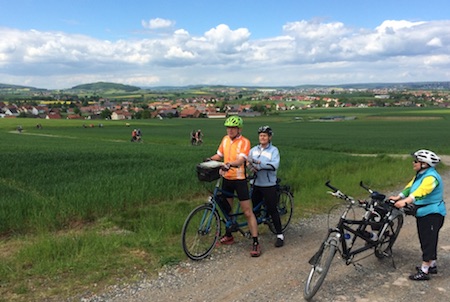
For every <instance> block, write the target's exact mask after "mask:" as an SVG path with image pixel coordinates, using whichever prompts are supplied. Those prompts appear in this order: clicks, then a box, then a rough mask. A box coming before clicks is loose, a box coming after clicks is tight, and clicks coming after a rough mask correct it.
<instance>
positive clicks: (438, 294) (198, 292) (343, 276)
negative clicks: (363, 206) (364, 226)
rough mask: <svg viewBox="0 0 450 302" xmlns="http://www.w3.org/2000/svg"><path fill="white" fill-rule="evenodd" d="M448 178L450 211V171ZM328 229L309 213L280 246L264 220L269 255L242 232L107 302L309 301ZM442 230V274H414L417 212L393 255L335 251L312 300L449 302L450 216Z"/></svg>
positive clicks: (321, 217) (446, 158)
mask: <svg viewBox="0 0 450 302" xmlns="http://www.w3.org/2000/svg"><path fill="white" fill-rule="evenodd" d="M443 161H444V163H445V164H446V165H450V156H444V157H443ZM442 176H443V180H444V185H445V200H447V209H448V211H449V212H450V209H449V205H450V202H449V201H450V172H446V173H445V174H443V175H442ZM399 189H401V188H399ZM385 193H386V194H388V195H389V194H391V193H393V192H385ZM298 210H301V209H298ZM339 213H340V212H339V211H337V212H336V214H339ZM358 215H360V213H357V214H356V217H358ZM333 217H334V220H333V221H332V222H331V223H332V224H335V223H336V221H337V220H336V219H337V216H336V215H333ZM326 229H327V216H326V215H317V216H314V217H312V218H309V219H302V220H300V221H298V222H297V223H294V224H292V225H291V226H290V227H289V228H288V230H287V232H286V245H285V246H284V247H282V248H275V247H274V246H273V242H274V236H273V235H272V234H271V233H270V232H269V231H268V230H267V228H266V227H264V226H263V227H261V231H262V234H261V243H262V246H263V254H262V255H261V257H259V258H251V257H250V256H249V247H250V241H249V240H248V239H245V238H243V237H236V239H237V240H236V241H237V242H236V243H235V244H234V245H232V246H220V247H218V248H216V249H215V250H214V252H213V254H212V255H211V257H209V258H207V259H205V260H202V261H198V262H194V261H190V260H186V261H184V262H183V263H180V264H179V265H177V266H175V267H170V268H168V269H166V270H164V271H162V272H161V273H160V275H159V277H158V278H156V279H152V280H142V281H140V283H139V286H138V287H139V289H138V290H136V291H134V292H133V294H126V295H120V296H116V297H110V298H107V299H105V300H102V301H129V302H137V301H223V302H229V301H246V302H252V301H255V302H256V301H258V302H260V301H303V288H304V283H305V280H306V278H307V276H308V273H309V270H310V265H309V264H308V260H309V258H310V257H311V256H312V255H313V254H314V253H315V251H316V250H317V248H318V247H319V245H320V243H321V241H322V240H323V238H324V236H325V234H326ZM440 234H441V235H440V242H439V249H438V267H439V273H438V274H437V275H433V276H432V280H430V281H428V282H413V281H410V280H409V279H408V275H409V274H410V273H412V272H414V268H415V265H417V264H420V263H421V252H420V248H419V241H418V238H417V231H416V226H415V218H413V217H410V216H407V217H405V223H404V226H403V228H402V230H401V232H400V235H399V238H398V240H397V242H396V244H395V246H394V258H393V260H392V259H383V260H379V259H377V258H376V257H375V256H374V255H373V254H372V255H371V254H370V252H368V253H367V254H363V255H362V258H363V259H361V260H360V261H358V262H357V264H356V265H348V266H347V265H345V263H344V262H343V261H342V260H341V259H340V258H339V257H338V256H336V257H335V259H334V261H333V263H332V266H331V269H330V272H329V273H328V275H327V278H326V279H325V282H324V284H323V285H322V287H321V289H320V290H319V292H318V293H317V295H316V296H315V297H314V300H313V301H355V302H374V301H375V302H377V301H379V302H381V301H383V302H390V301H392V302H394V301H396V302H397V301H408V302H414V301H421V300H429V299H430V298H431V297H433V298H432V299H433V300H434V301H450V223H449V222H448V221H447V222H446V223H445V224H444V227H443V229H442V230H441V233H440ZM364 257H365V258H364ZM358 259H359V258H358ZM393 263H395V266H396V268H394V267H393ZM95 301H99V300H95Z"/></svg>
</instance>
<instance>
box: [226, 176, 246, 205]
mask: <svg viewBox="0 0 450 302" xmlns="http://www.w3.org/2000/svg"><path fill="white" fill-rule="evenodd" d="M222 190H224V191H225V192H223V194H225V196H227V197H233V196H231V194H234V192H236V194H237V196H238V199H239V201H244V200H249V199H250V193H249V191H248V185H247V180H245V179H242V180H241V179H237V180H229V179H226V178H224V179H223V182H222ZM227 193H229V194H227Z"/></svg>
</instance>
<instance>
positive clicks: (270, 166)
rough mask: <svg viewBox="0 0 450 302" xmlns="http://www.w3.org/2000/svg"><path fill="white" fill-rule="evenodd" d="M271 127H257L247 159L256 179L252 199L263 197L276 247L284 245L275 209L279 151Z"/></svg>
mask: <svg viewBox="0 0 450 302" xmlns="http://www.w3.org/2000/svg"><path fill="white" fill-rule="evenodd" d="M272 135H273V132H272V129H271V128H270V127H269V126H261V127H259V129H258V136H259V145H257V146H255V147H253V148H252V149H251V150H250V153H249V157H248V161H249V164H250V165H251V170H252V171H253V172H254V173H255V176H256V179H255V180H254V184H253V192H252V201H253V204H254V205H255V204H258V203H259V202H260V201H261V199H264V202H265V205H266V208H267V213H268V214H269V215H270V216H271V217H272V221H273V224H274V227H275V230H276V232H277V240H276V242H275V246H276V247H282V246H283V245H284V235H283V232H282V231H281V220H280V214H279V213H278V210H277V200H278V196H277V189H276V185H277V170H278V167H279V165H280V153H279V152H278V148H277V147H275V146H274V145H272Z"/></svg>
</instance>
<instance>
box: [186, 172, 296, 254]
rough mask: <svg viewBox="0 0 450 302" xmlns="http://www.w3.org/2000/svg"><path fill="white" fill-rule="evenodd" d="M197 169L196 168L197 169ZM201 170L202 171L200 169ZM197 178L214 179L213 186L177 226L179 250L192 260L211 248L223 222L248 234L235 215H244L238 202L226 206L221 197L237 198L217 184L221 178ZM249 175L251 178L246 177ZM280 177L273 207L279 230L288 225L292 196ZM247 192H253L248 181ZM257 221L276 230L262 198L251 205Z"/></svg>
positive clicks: (212, 176) (240, 220)
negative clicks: (204, 199) (278, 215)
mask: <svg viewBox="0 0 450 302" xmlns="http://www.w3.org/2000/svg"><path fill="white" fill-rule="evenodd" d="M197 172H198V171H197ZM201 173H203V172H201ZM199 175H201V177H199V180H201V181H207V182H210V180H209V179H214V180H217V181H216V183H215V186H214V190H212V191H211V196H210V197H209V200H208V202H206V203H203V204H201V205H199V206H197V207H195V208H194V209H193V210H192V211H191V212H190V213H189V215H188V216H187V217H186V220H185V222H184V224H183V228H182V230H181V244H182V247H183V251H184V252H185V253H186V255H187V256H188V257H189V258H191V259H192V260H201V259H204V258H206V257H207V256H208V255H209V254H210V253H211V252H212V250H213V249H214V247H215V245H216V243H217V242H218V240H219V237H220V235H221V230H222V227H223V225H222V224H224V225H225V228H227V229H228V230H230V231H231V232H236V231H239V232H240V233H241V234H242V235H243V236H244V237H246V238H250V232H248V231H247V232H244V231H243V230H242V228H244V227H245V226H247V225H248V222H247V220H246V219H239V218H240V217H242V216H244V213H243V212H242V210H241V204H240V203H238V205H237V206H234V207H233V208H230V207H229V206H228V201H225V198H226V197H228V198H233V199H234V198H237V196H236V195H235V194H234V192H226V191H225V190H223V189H222V188H221V184H222V178H221V177H220V176H219V175H217V177H216V176H215V175H207V173H206V172H205V174H199ZM250 179H251V178H250ZM280 181H281V180H280V179H277V187H276V189H277V195H278V200H277V205H276V207H277V210H278V213H279V214H280V219H281V229H282V230H281V231H282V232H284V230H285V229H286V228H287V226H288V225H289V223H290V221H291V218H292V211H293V205H294V204H293V199H294V195H293V194H292V192H291V190H290V187H289V186H288V185H281V184H280ZM250 185H251V187H250V195H251V194H252V192H253V183H250ZM252 210H253V211H254V212H255V216H256V222H257V223H258V224H261V223H265V224H267V226H268V227H269V229H270V231H271V232H272V233H273V234H276V232H277V231H279V230H276V229H275V225H274V224H273V223H272V218H271V216H270V215H268V213H267V210H266V208H265V203H264V200H261V201H259V202H258V204H256V205H255V206H254V207H253V209H252Z"/></svg>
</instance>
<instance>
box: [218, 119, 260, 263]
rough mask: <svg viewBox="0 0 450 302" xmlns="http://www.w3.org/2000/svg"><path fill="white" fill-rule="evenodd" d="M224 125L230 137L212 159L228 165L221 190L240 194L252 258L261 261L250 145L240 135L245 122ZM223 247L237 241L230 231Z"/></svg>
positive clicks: (230, 201)
mask: <svg viewBox="0 0 450 302" xmlns="http://www.w3.org/2000/svg"><path fill="white" fill-rule="evenodd" d="M224 125H225V127H227V135H225V136H224V137H223V138H222V142H221V143H220V145H219V148H218V150H217V153H216V154H214V155H213V156H211V158H210V159H212V160H222V159H223V162H224V163H225V165H224V167H223V171H222V172H221V173H222V175H223V182H222V189H223V190H224V191H227V192H230V193H234V192H236V193H237V196H238V199H239V202H240V206H241V209H242V211H243V212H244V215H245V218H246V219H247V222H248V226H249V229H250V234H251V236H252V238H253V244H252V249H251V251H250V255H251V256H252V257H259V256H260V255H261V246H260V244H259V241H258V224H257V222H256V217H255V214H254V213H253V208H252V202H251V200H250V194H249V189H248V185H247V180H246V172H245V168H246V167H245V162H246V160H247V157H248V153H249V151H250V141H249V140H248V139H247V138H245V137H244V136H242V134H241V132H242V127H243V125H244V121H243V120H242V118H240V117H239V116H231V117H229V118H228V119H227V120H226V121H225V124H224ZM227 200H228V203H229V204H230V205H231V208H232V207H233V198H232V197H231V198H227ZM220 243H222V244H233V243H234V237H233V234H232V233H231V231H230V230H228V229H227V230H226V233H225V235H224V236H223V237H222V238H221V239H220Z"/></svg>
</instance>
